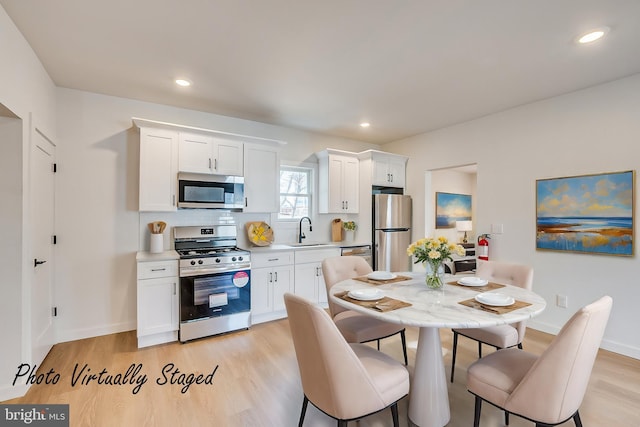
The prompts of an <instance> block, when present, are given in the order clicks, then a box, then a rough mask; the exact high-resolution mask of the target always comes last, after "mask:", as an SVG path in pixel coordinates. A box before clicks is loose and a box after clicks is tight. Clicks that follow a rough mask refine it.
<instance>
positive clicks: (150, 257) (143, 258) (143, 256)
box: [136, 250, 180, 262]
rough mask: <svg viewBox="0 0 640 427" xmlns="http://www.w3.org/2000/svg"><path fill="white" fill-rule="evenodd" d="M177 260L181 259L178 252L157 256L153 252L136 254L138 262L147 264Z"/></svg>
mask: <svg viewBox="0 0 640 427" xmlns="http://www.w3.org/2000/svg"><path fill="white" fill-rule="evenodd" d="M173 259H175V260H177V259H180V255H178V252H176V251H174V250H170V251H164V252H160V253H156V254H152V253H151V252H146V251H144V252H138V253H137V254H136V261H140V262H147V261H167V260H173Z"/></svg>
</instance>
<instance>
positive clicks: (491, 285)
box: [448, 280, 505, 292]
mask: <svg viewBox="0 0 640 427" xmlns="http://www.w3.org/2000/svg"><path fill="white" fill-rule="evenodd" d="M448 285H451V286H460V287H461V288H465V289H471V290H472V291H476V292H486V291H492V290H494V289H500V288H504V287H505V285H501V284H500V283H493V282H489V283H487V284H486V285H484V286H465V285H461V284H460V283H458V282H457V281H455V280H454V281H452V282H449V283H448Z"/></svg>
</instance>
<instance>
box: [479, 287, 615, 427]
mask: <svg viewBox="0 0 640 427" xmlns="http://www.w3.org/2000/svg"><path fill="white" fill-rule="evenodd" d="M612 304H613V300H612V299H611V297H609V296H604V297H602V298H600V299H599V300H597V301H595V302H593V303H591V304H589V305H587V306H586V307H584V308H582V309H580V310H578V312H576V313H575V314H574V315H573V317H571V319H569V321H568V322H567V323H566V324H565V325H564V326H563V327H562V329H561V330H560V332H559V333H558V335H557V336H556V337H555V338H554V340H553V341H552V342H551V344H550V345H549V347H548V348H547V349H546V350H545V351H544V353H542V355H540V356H539V357H538V356H536V355H534V354H531V353H528V352H526V351H523V350H518V349H514V348H510V349H504V350H498V351H496V352H495V353H492V354H490V355H488V356H486V357H483V358H482V359H480V360H477V361H476V362H474V363H473V364H472V365H471V366H469V369H468V371H467V389H468V390H469V392H471V393H472V394H474V395H475V415H474V422H473V425H474V427H479V425H480V411H481V408H482V402H483V401H487V402H489V403H491V404H492V405H494V406H497V407H498V408H500V409H503V410H504V411H505V424H507V425H508V424H509V414H514V415H517V416H520V417H522V418H525V419H528V420H530V421H533V422H535V423H536V427H546V426H554V425H557V424H562V423H564V422H566V421H568V420H569V419H571V418H573V421H574V423H575V425H576V427H582V422H581V421H580V414H579V413H578V409H579V408H580V405H581V404H582V399H583V398H584V394H585V392H586V390H587V385H588V383H589V377H590V376H591V370H592V368H593V364H594V362H595V359H596V355H597V353H598V348H599V346H600V343H601V341H602V336H603V334H604V330H605V327H606V326H607V321H608V319H609V314H610V312H611V306H612Z"/></svg>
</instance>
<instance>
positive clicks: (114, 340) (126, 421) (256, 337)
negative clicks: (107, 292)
mask: <svg viewBox="0 0 640 427" xmlns="http://www.w3.org/2000/svg"><path fill="white" fill-rule="evenodd" d="M441 337H442V343H443V352H444V353H446V354H445V356H444V361H445V368H446V370H447V374H449V373H450V368H451V354H450V349H451V340H452V338H451V332H450V331H449V330H443V331H442V332H441ZM407 338H408V342H409V346H410V347H413V348H412V349H411V348H410V350H409V364H410V365H412V364H413V360H414V356H415V344H416V340H417V330H416V329H413V328H409V329H408V330H407ZM552 338H553V337H552V336H550V335H547V334H544V333H541V332H538V331H534V330H528V331H527V335H526V338H525V341H524V347H525V350H527V351H531V352H534V353H540V352H542V351H543V349H544V348H546V346H547V345H548V343H549V342H550V341H551V339H552ZM458 349H459V350H458V361H457V362H456V377H455V378H456V379H455V382H454V383H453V384H451V383H449V397H450V403H451V421H450V423H449V424H448V425H449V426H453V427H463V426H464V427H467V426H471V425H473V396H471V394H469V393H468V392H467V391H466V387H465V381H466V377H465V372H466V368H467V366H468V365H469V364H470V363H471V362H473V360H475V357H476V352H477V346H476V343H475V342H473V341H471V340H468V339H466V338H464V337H461V338H460V340H459V344H458ZM382 350H383V351H385V352H387V353H389V354H391V355H393V356H394V357H395V358H396V359H397V360H399V361H401V360H402V354H401V346H400V342H399V338H394V337H392V338H389V339H387V340H385V341H383V344H382ZM490 351H491V350H489V348H487V347H485V352H486V353H488V352H490ZM85 363H86V364H88V367H89V368H90V369H91V371H90V372H89V373H90V374H92V373H95V374H99V373H100V371H101V370H102V369H106V370H107V371H108V373H109V374H111V375H116V374H121V375H123V374H124V373H125V372H126V370H127V368H129V367H130V366H131V365H134V367H135V366H137V365H139V364H140V365H142V367H141V370H140V372H139V376H140V375H142V374H145V375H147V382H146V383H145V384H144V385H143V386H141V387H140V390H139V391H138V393H136V394H134V393H133V390H134V387H135V384H134V385H131V384H127V385H106V384H102V385H101V384H97V383H95V382H92V383H90V384H89V385H82V384H81V382H82V379H83V377H82V376H81V377H80V379H78V381H77V383H76V385H75V386H72V385H71V381H72V378H73V371H74V367H75V365H76V364H78V365H79V367H78V369H80V368H82V366H84V364H85ZM169 363H173V364H174V365H175V367H177V368H178V369H179V370H180V372H185V373H202V374H204V375H207V374H209V373H211V372H212V371H213V370H214V369H215V367H216V366H217V367H218V369H217V370H216V371H215V375H214V376H213V381H212V384H211V385H206V384H192V385H191V386H190V387H189V389H188V391H187V392H186V393H182V392H181V388H182V386H181V385H170V384H165V385H158V384H157V383H156V379H157V378H161V379H162V369H163V367H164V366H166V365H167V364H169ZM50 369H53V370H55V372H56V373H59V374H60V379H59V381H58V383H57V384H55V385H54V384H49V385H45V384H38V385H34V386H32V387H31V389H30V390H29V392H28V393H27V395H26V396H24V397H23V398H20V399H14V400H11V401H7V402H4V403H33V404H36V403H44V404H53V403H68V404H69V405H70V419H71V425H72V426H92V427H99V426H118V427H120V426H172V427H173V426H216V427H226V426H233V427H235V426H242V427H244V426H274V427H287V426H296V425H297V422H298V417H299V414H300V405H301V403H302V389H301V386H300V380H299V376H298V368H297V364H296V360H295V353H294V349H293V344H292V342H291V337H290V335H289V326H288V322H287V321H286V320H279V321H275V322H270V323H266V324H260V325H256V326H253V327H251V329H250V330H248V331H241V332H236V333H232V334H227V335H222V336H218V337H210V338H205V339H200V340H196V341H192V342H189V343H186V344H179V343H171V344H164V345H159V346H154V347H150V348H146V349H140V350H139V349H137V347H136V336H135V331H131V332H126V333H120V334H114V335H107V336H103V337H97V338H91V339H86V340H80V341H74V342H68V343H62V344H58V345H56V346H54V348H53V349H52V351H51V352H50V354H49V355H48V356H47V358H46V360H45V361H44V363H43V364H42V366H41V367H39V369H38V373H45V374H46V373H47V372H49V370H50ZM85 372H86V370H85ZM399 410H400V414H401V420H400V424H401V425H402V426H406V425H408V421H407V416H406V413H407V399H406V398H405V399H403V400H402V401H401V402H400V407H399ZM580 412H581V416H582V420H583V424H584V426H585V427H605V426H606V427H608V426H616V427H627V426H628V427H638V426H640V360H635V359H632V358H628V357H624V356H620V355H616V354H614V353H611V352H607V351H602V350H601V351H600V353H599V355H598V359H597V361H596V364H595V367H594V370H593V373H592V375H591V381H590V383H589V388H588V390H587V394H586V397H585V399H584V402H583V404H582V407H581V410H580ZM502 420H503V418H502V413H501V412H500V411H499V410H498V409H496V408H494V407H492V406H491V405H488V404H485V405H483V416H482V421H481V426H482V427H493V426H502V425H503V423H502ZM304 425H305V426H306V427H316V426H334V425H335V422H334V421H333V420H331V419H330V418H328V417H327V416H326V415H324V414H322V413H321V412H319V411H318V410H317V409H315V408H314V407H312V406H311V405H309V409H308V410H307V417H306V420H305V424H304ZM349 425H353V426H355V425H360V426H390V425H392V423H391V415H390V412H389V411H388V410H386V411H383V412H381V413H378V414H374V415H372V416H369V417H367V418H365V419H363V420H361V421H359V422H358V423H356V422H351V423H349ZM510 425H511V426H513V427H519V426H529V427H532V426H533V424H532V423H530V422H527V421H525V420H522V419H520V418H518V417H515V416H512V417H511V422H510ZM563 425H564V426H573V423H572V422H571V421H570V422H567V423H565V424H563Z"/></svg>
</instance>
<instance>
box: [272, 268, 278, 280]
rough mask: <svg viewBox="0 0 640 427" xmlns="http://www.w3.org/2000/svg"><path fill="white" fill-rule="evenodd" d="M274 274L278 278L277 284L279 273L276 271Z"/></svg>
mask: <svg viewBox="0 0 640 427" xmlns="http://www.w3.org/2000/svg"><path fill="white" fill-rule="evenodd" d="M273 274H275V276H276V282H277V281H278V272H277V271H276V272H275V273H273Z"/></svg>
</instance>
